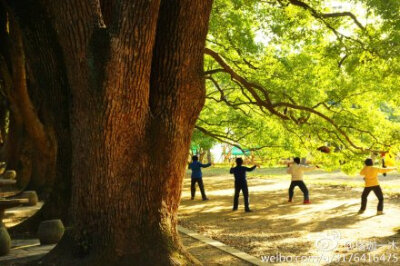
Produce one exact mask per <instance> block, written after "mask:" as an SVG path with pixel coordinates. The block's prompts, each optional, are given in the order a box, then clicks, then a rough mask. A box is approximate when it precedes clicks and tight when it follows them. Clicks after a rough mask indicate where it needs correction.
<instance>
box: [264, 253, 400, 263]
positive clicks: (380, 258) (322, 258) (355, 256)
mask: <svg viewBox="0 0 400 266" xmlns="http://www.w3.org/2000/svg"><path fill="white" fill-rule="evenodd" d="M261 261H262V262H266V263H281V262H282V263H283V262H289V263H291V262H293V263H332V262H349V263H365V262H366V263H373V262H375V263H379V262H381V263H388V262H394V263H396V262H398V261H399V257H398V256H397V254H368V253H352V254H333V255H317V256H311V255H308V256H284V255H282V254H280V253H279V254H276V255H272V256H261Z"/></svg>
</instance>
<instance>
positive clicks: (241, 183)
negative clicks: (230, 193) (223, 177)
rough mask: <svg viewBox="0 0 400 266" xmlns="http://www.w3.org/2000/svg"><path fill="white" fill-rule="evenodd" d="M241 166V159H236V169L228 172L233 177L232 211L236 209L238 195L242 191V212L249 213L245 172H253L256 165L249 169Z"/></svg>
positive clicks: (233, 168)
mask: <svg viewBox="0 0 400 266" xmlns="http://www.w3.org/2000/svg"><path fill="white" fill-rule="evenodd" d="M242 164H243V159H242V158H236V167H232V168H231V170H230V171H229V172H230V173H231V174H233V175H234V177H235V195H234V197H233V209H232V210H233V211H236V210H237V209H238V205H239V194H240V190H242V192H243V197H244V210H245V211H246V212H251V210H250V206H249V189H248V187H247V180H246V172H250V171H253V170H254V169H256V167H257V165H254V166H253V167H251V168H249V167H245V166H242Z"/></svg>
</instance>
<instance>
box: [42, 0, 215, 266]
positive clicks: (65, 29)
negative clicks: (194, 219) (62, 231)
mask: <svg viewBox="0 0 400 266" xmlns="http://www.w3.org/2000/svg"><path fill="white" fill-rule="evenodd" d="M43 2H44V3H45V6H46V8H48V12H49V17H51V18H52V19H53V21H52V25H54V27H55V32H57V38H58V40H59V41H60V44H61V46H62V50H63V53H64V58H65V63H66V68H67V69H66V73H67V74H68V80H69V84H70V86H71V92H72V109H71V117H70V125H71V136H72V137H71V139H72V179H73V184H72V202H71V214H72V218H73V220H72V222H73V223H72V225H73V227H72V231H71V232H70V233H67V234H66V235H65V237H64V238H63V240H62V241H61V243H60V244H59V245H58V246H57V248H56V249H54V250H53V251H52V252H51V253H50V254H49V255H48V256H47V257H46V258H45V259H44V262H49V263H54V262H57V264H73V263H81V264H90V265H115V264H118V265H123V264H126V265H131V264H132V263H133V262H135V263H136V264H138V265H149V264H151V265H154V264H157V265H171V264H188V263H194V262H195V260H194V259H193V258H192V257H191V256H190V255H189V254H188V253H187V252H185V251H184V249H183V248H182V245H181V242H180V240H179V237H178V233H177V229H176V224H177V209H178V205H179V200H180V195H181V184H182V179H183V175H184V170H185V165H186V160H187V155H188V150H189V144H190V138H191V133H192V130H193V127H194V124H195V121H196V119H197V117H198V114H199V112H200V110H201V108H202V106H203V104H204V98H205V90H204V80H203V52H204V43H205V36H206V33H207V26H208V16H209V13H210V9H211V3H212V1H211V0H197V1H193V0H173V1H161V4H160V1H159V0H153V1H148V0H137V1H118V2H116V4H115V5H106V4H105V2H107V3H108V2H109V1H100V2H101V3H102V4H104V7H106V6H107V7H110V6H111V8H114V10H112V11H111V12H104V9H105V8H100V6H97V5H95V4H94V2H96V1H89V0H87V1H82V0H79V1H78V0H71V1H43ZM100 10H103V12H104V14H107V15H105V18H106V19H105V20H104V21H103V16H102V14H101V13H100ZM110 14H113V16H112V17H110V16H111V15H110ZM105 23H107V24H105ZM71 245H72V246H73V247H74V248H72V249H71Z"/></svg>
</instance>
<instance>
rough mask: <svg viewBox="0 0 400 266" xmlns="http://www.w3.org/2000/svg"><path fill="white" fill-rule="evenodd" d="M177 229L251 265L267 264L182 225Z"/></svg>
mask: <svg viewBox="0 0 400 266" xmlns="http://www.w3.org/2000/svg"><path fill="white" fill-rule="evenodd" d="M177 228H178V231H179V232H181V233H183V234H185V235H188V236H190V237H192V238H195V239H197V240H200V241H201V242H204V243H206V244H208V245H211V246H213V247H216V248H218V249H220V250H222V251H224V252H226V253H229V254H231V255H232V256H235V257H237V258H239V259H241V260H244V261H247V262H249V263H251V264H253V265H265V264H263V263H262V261H261V260H260V259H258V258H256V257H254V256H251V255H249V254H247V253H245V252H243V251H240V250H237V249H235V248H232V247H230V246H227V245H225V244H224V243H221V242H219V241H217V240H214V239H211V238H208V237H205V236H202V235H200V234H198V233H196V232H194V231H192V230H189V229H187V228H185V227H182V226H180V225H178V227H177Z"/></svg>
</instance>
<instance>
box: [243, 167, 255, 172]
mask: <svg viewBox="0 0 400 266" xmlns="http://www.w3.org/2000/svg"><path fill="white" fill-rule="evenodd" d="M256 167H257V165H254V166H253V167H250V168H249V167H245V169H246V171H247V172H251V171H253V170H254V169H256Z"/></svg>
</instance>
